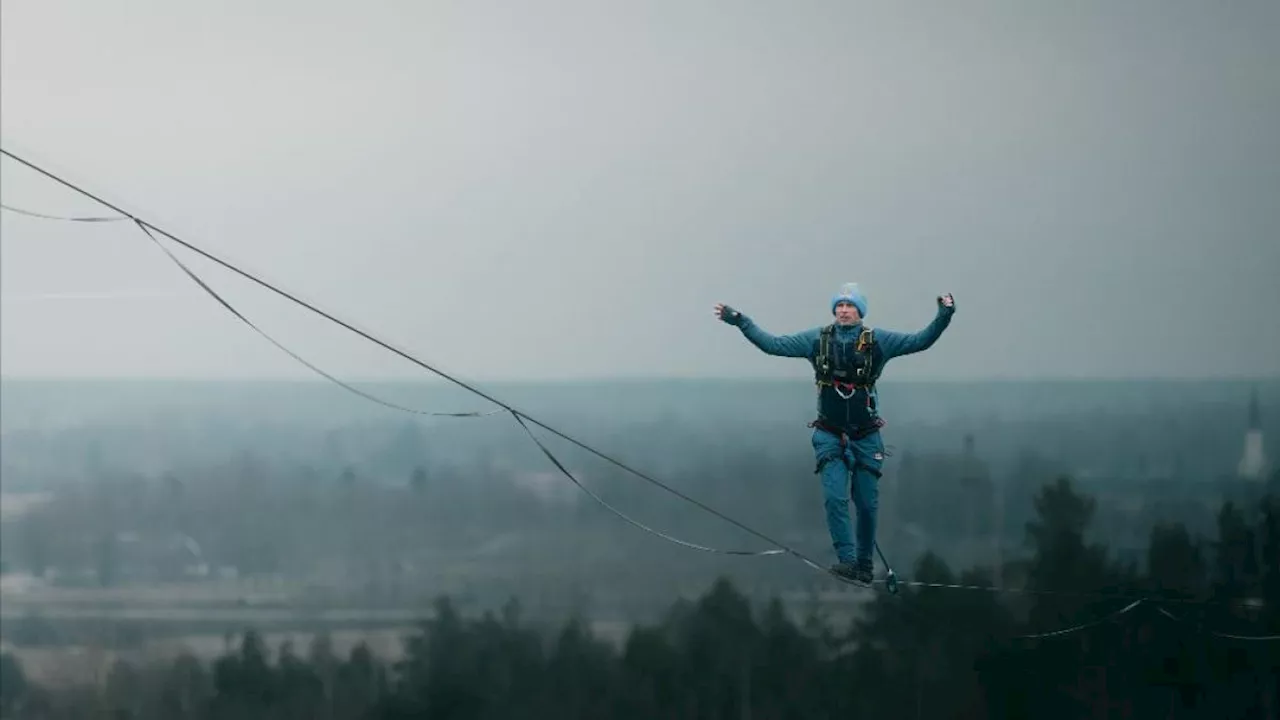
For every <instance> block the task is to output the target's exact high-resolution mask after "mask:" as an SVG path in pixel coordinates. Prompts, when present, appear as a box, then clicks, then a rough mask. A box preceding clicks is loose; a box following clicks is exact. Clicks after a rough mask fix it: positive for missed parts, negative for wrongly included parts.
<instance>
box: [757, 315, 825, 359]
mask: <svg viewBox="0 0 1280 720" xmlns="http://www.w3.org/2000/svg"><path fill="white" fill-rule="evenodd" d="M739 329H740V330H741V331H742V334H743V335H744V336H746V338H747V340H750V341H751V344H752V345H755V346H756V347H758V348H760V349H761V350H762V351H764V352H765V353H766V354H768V355H776V356H777V357H792V358H809V359H811V360H812V359H813V344H814V342H815V341H816V340H817V339H818V333H819V332H820V330H817V329H812V330H805V331H803V332H798V333H796V334H794V335H771V334H770V333H768V332H766V331H765V330H764V329H762V328H761V327H760V326H759V325H756V324H755V322H753V321H752V320H751V318H749V317H745V316H744V317H743V318H742V325H741V326H739Z"/></svg>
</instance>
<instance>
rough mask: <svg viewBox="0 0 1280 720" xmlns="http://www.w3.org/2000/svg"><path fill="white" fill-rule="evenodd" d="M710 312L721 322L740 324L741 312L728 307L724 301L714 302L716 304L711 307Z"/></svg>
mask: <svg viewBox="0 0 1280 720" xmlns="http://www.w3.org/2000/svg"><path fill="white" fill-rule="evenodd" d="M712 312H713V313H714V314H715V316H716V317H717V318H718V319H719V320H720V321H721V322H726V323H729V324H730V325H741V324H742V313H740V312H738V311H737V310H734V309H733V308H731V307H729V306H728V305H725V304H724V303H716V306H715V308H713V310H712Z"/></svg>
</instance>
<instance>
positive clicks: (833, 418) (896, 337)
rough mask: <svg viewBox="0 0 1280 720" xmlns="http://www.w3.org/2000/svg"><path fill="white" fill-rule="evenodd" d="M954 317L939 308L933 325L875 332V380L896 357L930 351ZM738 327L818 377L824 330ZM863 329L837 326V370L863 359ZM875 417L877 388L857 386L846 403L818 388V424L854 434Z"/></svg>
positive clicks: (747, 321)
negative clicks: (805, 364)
mask: <svg viewBox="0 0 1280 720" xmlns="http://www.w3.org/2000/svg"><path fill="white" fill-rule="evenodd" d="M953 314H955V308H954V307H945V306H941V305H940V306H939V307H938V314H937V315H936V316H935V317H934V318H933V322H931V323H929V325H928V326H927V327H925V328H924V329H923V330H920V331H919V332H914V333H904V332H897V331H894V330H883V329H880V328H875V329H874V330H873V334H874V338H875V343H874V345H873V346H872V350H871V352H872V362H873V364H874V367H875V374H876V375H877V377H878V376H879V375H880V373H881V372H882V371H883V368H884V366H885V365H886V364H887V363H888V362H889V361H890V360H892V359H893V358H896V357H902V356H903V355H911V354H913V353H918V352H922V351H924V350H928V349H929V348H930V347H932V346H933V344H934V343H935V342H937V341H938V338H940V337H942V333H943V331H944V330H946V329H947V326H948V325H950V324H951V316H952V315H953ZM823 327H825V326H823ZM738 328H739V329H740V330H741V331H742V334H743V335H744V336H746V338H747V339H748V340H750V341H751V343H752V344H753V345H755V346H756V347H758V348H760V349H761V350H762V351H764V352H765V353H767V354H769V355H775V356H777V357H793V358H805V359H806V360H808V361H809V364H810V365H812V366H813V367H814V372H815V374H816V373H817V370H818V368H817V364H816V361H817V355H818V342H819V339H820V337H821V334H822V330H823V328H822V327H816V328H811V329H809V330H805V331H802V332H799V333H796V334H794V335H771V334H770V333H768V332H767V331H765V330H764V329H762V328H761V327H760V326H759V325H756V324H755V323H754V322H753V321H752V320H751V318H749V317H747V316H746V315H743V316H742V320H741V323H740V324H739V326H738ZM862 329H863V326H862V323H857V324H855V325H847V326H846V325H836V326H835V332H834V333H833V335H832V337H831V342H830V347H829V350H828V353H829V354H830V356H831V358H832V360H833V361H834V362H835V364H836V366H837V367H841V368H847V367H850V366H852V365H853V364H854V363H856V362H858V361H859V360H860V359H861V355H860V354H859V353H858V352H857V350H856V345H857V341H858V336H859V335H860V334H861V333H862ZM877 417H879V415H878V412H877V409H876V396H875V392H874V390H872V391H870V392H868V390H867V389H865V388H859V389H858V390H857V392H856V393H854V395H853V396H852V397H849V398H847V399H846V398H844V397H842V396H840V395H839V394H837V393H836V391H835V388H833V387H831V386H830V385H823V386H821V387H820V390H819V393H818V419H819V420H820V421H822V422H824V423H826V424H829V425H833V426H836V427H840V428H844V429H847V430H853V429H856V428H862V427H866V426H868V425H870V424H871V423H872V422H873V421H874V420H875V419H876V418H877Z"/></svg>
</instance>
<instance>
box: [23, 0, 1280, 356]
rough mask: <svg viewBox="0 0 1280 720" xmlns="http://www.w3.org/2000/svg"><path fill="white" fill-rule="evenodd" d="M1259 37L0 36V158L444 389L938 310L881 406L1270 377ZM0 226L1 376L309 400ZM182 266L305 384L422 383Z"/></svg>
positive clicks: (1088, 19)
mask: <svg viewBox="0 0 1280 720" xmlns="http://www.w3.org/2000/svg"><path fill="white" fill-rule="evenodd" d="M962 5H963V7H962ZM1278 31H1280V4H1277V3H1275V2H1265V1H1261V0H1259V1H1256V2H1253V1H1240V2H1232V3H1206V2H1191V1H1185V2H1184V1H1177V2H1170V1H1167V0H1165V1H1161V2H1156V1H1154V0H1152V1H1150V2H1138V1H1133V2H1125V3H1115V2H1101V1H1099V2H1075V3H1018V2H1005V3H964V4H960V3H943V2H936V3H929V4H911V5H910V6H906V5H900V4H879V5H869V4H860V3H850V2H843V1H842V2H834V1H832V2H800V3H778V2H769V3H765V2H743V1H742V0H735V1H733V2H730V1H728V0H724V1H719V2H690V1H689V0H681V1H678V2H676V1H672V2H644V3H640V2H629V3H620V2H615V3H608V2H600V1H599V0H592V1H586V0H583V1H581V2H562V1H560V0H554V1H548V2H540V3H519V2H508V3H488V2H477V1H476V0H469V1H468V2H452V3H448V2H430V3H412V2H397V3H393V2H367V3H352V2H331V1H328V0H309V1H308V2H301V1H297V2H295V1H293V0H290V1H288V2H285V1H284V0H275V1H274V2H269V3H258V2H248V1H244V0H240V1H236V2H220V3H174V2H161V1H160V0H134V1H132V2H114V3H103V2H91V1H89V0H75V1H70V0H39V1H37V0H6V2H5V3H4V4H3V5H2V6H0V133H2V135H3V145H4V147H5V148H6V149H7V150H10V151H12V152H15V153H18V154H20V155H24V156H25V157H27V158H28V159H30V160H33V161H36V162H38V163H47V164H48V166H49V167H50V168H51V169H53V170H55V171H58V172H65V173H66V174H67V176H68V177H69V179H72V180H74V181H76V182H78V183H82V184H83V185H84V186H85V187H86V188H87V189H89V190H91V191H94V192H98V193H100V194H102V195H104V196H106V197H107V198H109V199H111V200H113V201H118V202H119V203H121V204H122V205H124V206H125V207H126V208H127V209H129V210H131V211H133V212H136V213H138V214H140V215H142V216H143V217H145V218H147V219H149V220H151V221H153V222H155V223H156V224H157V225H160V226H161V227H163V228H165V229H167V230H170V231H172V232H174V233H175V234H177V235H179V236H181V237H183V238H185V239H187V240H190V241H192V242H194V243H196V244H198V245H201V246H203V247H205V248H206V249H208V250H210V251H212V252H214V253H217V254H221V255H224V256H226V257H227V258H229V259H231V260H234V261H237V262H243V263H244V264H245V266H246V267H247V268H248V269H250V270H252V271H254V272H260V273H262V274H263V275H264V276H265V277H266V278H267V279H270V280H273V281H277V282H279V283H281V284H283V285H284V286H285V287H286V288H287V289H289V290H291V291H296V292H297V293H299V294H300V295H302V296H303V297H305V298H308V299H311V300H314V301H316V302H318V303H319V304H320V305H321V306H322V307H324V308H325V309H327V310H330V311H332V312H334V313H335V314H337V315H339V316H341V317H343V318H345V319H350V320H353V321H354V322H355V323H357V324H358V325H360V326H361V327H364V328H366V329H368V330H370V331H372V332H375V333H377V334H379V335H382V336H384V337H385V338H386V339H388V340H390V341H391V342H393V343H396V344H398V345H400V346H402V347H405V348H406V349H410V350H413V351H415V352H418V353H421V355H422V357H423V358H424V359H425V360H427V361H429V362H435V363H438V364H439V365H441V366H442V368H443V369H446V370H448V371H451V372H456V373H458V374H459V375H461V376H463V377H466V378H475V379H481V378H499V377H510V378H573V377H599V376H608V375H627V376H634V375H680V376H692V375H704V376H705V375H720V376H796V377H803V376H804V375H806V373H807V368H805V367H804V365H803V363H802V362H801V361H795V360H781V359H775V358H769V357H767V356H764V355H763V354H761V353H759V352H758V351H756V350H755V349H754V348H752V347H751V346H750V345H749V344H748V343H747V342H746V341H745V340H744V339H743V338H742V337H741V336H740V335H739V334H738V332H737V330H735V329H733V328H730V327H728V326H725V325H722V324H719V323H717V322H716V321H715V320H714V319H713V318H712V316H711V306H712V305H713V304H714V303H715V302H717V301H721V302H727V303H730V304H732V305H734V306H736V307H738V308H740V309H741V310H743V311H744V312H746V313H747V314H749V315H751V316H753V317H754V318H755V319H756V320H757V321H758V322H759V323H760V324H762V325H763V326H764V327H765V328H766V329H769V330H771V331H774V332H779V333H782V332H794V331H798V330H802V329H804V328H807V327H812V326H815V325H818V324H821V323H824V322H826V321H828V319H829V317H830V316H829V314H828V299H829V297H830V296H831V294H832V292H833V291H834V290H835V289H836V288H838V287H839V285H840V284H841V283H843V282H846V281H856V282H859V283H860V284H861V285H862V287H863V288H864V289H865V291H866V292H867V293H868V295H869V296H870V305H871V308H870V315H869V318H868V321H869V322H870V323H871V324H873V325H876V326H881V327H887V328H893V329H899V330H916V329H919V328H921V327H923V326H924V325H925V324H926V323H928V322H929V321H930V319H931V318H932V317H933V315H934V312H935V303H934V297H935V296H936V295H937V294H939V293H942V292H947V291H950V292H953V293H954V294H955V296H956V300H957V307H958V313H957V315H956V317H955V322H954V323H953V325H952V328H951V330H950V331H949V333H948V335H947V336H946V337H945V338H944V339H943V340H942V341H941V342H940V343H939V344H938V345H937V346H935V348H934V349H933V350H931V351H930V352H929V353H926V354H924V355H920V356H916V357H913V358H909V359H903V360H898V361H896V362H895V365H894V366H892V367H891V369H890V371H889V373H888V374H887V375H886V377H892V378H896V379H912V378H977V377H1059V376H1105V377H1115V376H1123V377H1145V376H1189V375H1190V376H1195V375H1216V376H1221V375H1274V374H1276V373H1277V372H1280V329H1278V328H1280V321H1277V318H1276V314H1277V312H1278V310H1280V283H1277V282H1276V275H1277V272H1276V270H1277V268H1280V132H1278V131H1277V128H1280V43H1278V42H1277V41H1276V37H1277V35H1278V34H1280V33H1278ZM0 188H2V196H3V201H4V203H5V204H8V205H15V206H20V207H23V208H27V209H32V210H36V211H40V212H48V213H87V214H101V213H103V212H104V210H103V209H102V208H101V207H98V206H96V205H94V204H93V203H92V202H89V201H87V200H85V199H83V198H80V197H77V196H76V195H75V194H73V193H71V192H70V191H66V190H64V189H59V188H58V187H56V186H55V185H54V184H53V183H52V182H51V181H48V180H46V179H43V178H41V177H40V176H38V175H37V174H35V173H33V172H32V171H30V170H27V169H25V168H22V167H21V166H19V165H18V164H17V163H15V162H13V161H12V160H8V159H4V160H2V161H0ZM0 223H2V224H0V232H2V240H3V258H2V261H0V292H2V295H3V304H2V317H0V364H2V368H0V370H2V371H3V373H4V374H5V375H6V376H29V375H42V376H49V375H59V376H64V375H95V376H103V375H111V376H116V375H127V376H155V375H163V376H193V377H209V376H219V377H224V376H262V375H271V376H277V375H279V376H293V377H307V376H308V371H307V370H305V369H304V368H301V367H299V366H297V365H296V364H295V363H294V362H293V361H292V360H290V359H289V358H288V357H287V356H285V355H283V354H282V353H280V352H279V351H278V350H277V349H276V348H274V347H272V346H271V345H270V344H268V343H267V342H266V341H264V340H263V339H261V338H260V337H258V336H257V335H255V334H253V333H252V332H251V331H249V330H248V329H247V328H244V327H243V326H241V325H239V324H238V321H236V320H235V319H234V318H232V317H231V316H230V315H228V314H227V313H226V312H225V311H223V310H222V309H221V308H220V307H218V306H217V305H216V304H215V303H214V302H213V301H212V300H210V299H209V298H208V297H207V296H205V295H203V294H202V293H201V291H200V290H199V289H198V288H196V287H195V286H194V285H193V284H191V283H190V281H189V280H187V278H185V277H184V276H183V275H182V274H181V273H180V272H179V271H178V270H177V269H176V268H174V267H173V266H172V265H170V264H168V261H167V260H165V258H164V256H163V255H162V254H161V253H160V252H159V251H158V250H157V249H156V248H155V247H153V246H151V245H150V244H149V242H148V241H147V240H146V239H145V238H144V237H143V236H142V235H141V234H140V233H139V232H138V231H137V229H136V228H132V227H131V226H129V225H128V224H126V223H118V224H108V225H74V224H67V223H56V222H49V221H43V220H37V219H32V218H26V217H19V216H15V215H12V214H10V213H8V212H5V213H2V214H0ZM304 258H305V259H304ZM194 267H195V268H196V269H197V270H204V271H207V272H208V273H209V275H208V277H209V279H210V281H211V282H213V283H214V284H215V285H216V286H217V287H218V288H219V289H220V290H225V291H226V293H227V295H228V299H230V300H231V301H232V302H233V303H238V304H239V305H240V306H241V307H242V309H243V310H244V311H245V312H246V313H248V314H250V315H251V317H253V318H254V319H256V320H260V321H261V322H262V324H263V325H264V326H266V327H267V328H269V329H270V330H271V331H273V332H276V333H278V334H279V337H280V338H281V339H282V340H283V341H285V342H287V343H289V344H290V345H291V346H292V347H293V348H294V349H295V350H296V351H298V352H299V353H301V354H303V355H304V356H307V357H309V358H310V359H312V360H313V361H314V362H316V363H317V364H319V365H321V366H322V367H325V368H326V369H328V370H330V371H332V372H335V373H340V374H342V375H344V376H347V377H353V378H355V377H369V376H378V375H387V374H396V375H404V376H422V373H421V371H419V370H418V369H416V368H414V367H413V366H411V365H409V364H408V363H406V362H404V361H403V360H400V359H398V358H395V357H394V356H391V355H389V354H388V353H386V352H385V351H383V350H380V349H378V348H376V347H374V346H372V345H369V344H368V343H365V342H364V341H363V340H360V339H359V338H357V337H355V336H353V335H351V334H350V333H347V332H346V331H344V330H341V329H338V328H335V327H332V326H329V325H326V324H325V323H324V322H323V321H322V320H320V319H318V318H315V316H312V315H310V314H308V313H307V312H306V311H304V310H302V309H300V308H297V307H296V306H291V305H289V304H288V303H287V302H286V301H284V300H282V299H280V298H278V297H273V296H271V295H269V294H268V293H266V292H265V291H263V290H261V289H260V288H256V287H254V286H252V285H250V284H248V283H246V282H245V281H243V280H241V279H237V278H235V277H233V276H231V275H229V274H228V273H227V272H225V271H223V270H220V269H217V268H215V267H212V266H210V265H209V264H208V263H207V262H205V261H198V262H197V264H196V265H195V266H194Z"/></svg>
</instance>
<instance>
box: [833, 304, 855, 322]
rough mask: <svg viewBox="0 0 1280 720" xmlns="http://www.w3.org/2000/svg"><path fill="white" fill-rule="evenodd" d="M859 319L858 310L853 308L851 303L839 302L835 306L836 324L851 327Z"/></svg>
mask: <svg viewBox="0 0 1280 720" xmlns="http://www.w3.org/2000/svg"><path fill="white" fill-rule="evenodd" d="M860 319H861V318H860V317H859V316H858V308H856V307H854V306H853V303H851V302H840V303H839V304H837V305H836V322H837V323H839V324H841V325H853V324H854V323H856V322H858V320H860Z"/></svg>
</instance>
